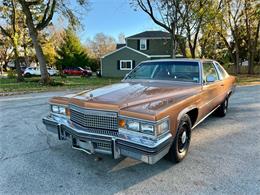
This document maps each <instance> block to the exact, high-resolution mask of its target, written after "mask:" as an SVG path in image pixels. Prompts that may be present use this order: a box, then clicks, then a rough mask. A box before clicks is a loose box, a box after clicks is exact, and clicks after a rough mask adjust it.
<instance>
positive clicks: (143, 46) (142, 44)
mask: <svg viewBox="0 0 260 195" xmlns="http://www.w3.org/2000/svg"><path fill="white" fill-rule="evenodd" d="M140 50H147V40H146V39H140Z"/></svg>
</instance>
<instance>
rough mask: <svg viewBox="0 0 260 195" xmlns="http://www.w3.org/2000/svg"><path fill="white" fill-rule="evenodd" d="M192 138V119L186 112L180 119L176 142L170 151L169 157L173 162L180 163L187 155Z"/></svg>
mask: <svg viewBox="0 0 260 195" xmlns="http://www.w3.org/2000/svg"><path fill="white" fill-rule="evenodd" d="M190 140H191V120H190V117H189V116H188V115H187V114H185V115H184V116H183V117H182V118H181V120H180V123H179V126H178V130H177V133H176V136H175V139H174V142H173V144H172V146H171V148H170V151H169V153H168V157H169V159H170V160H171V161H172V162H174V163H178V162H180V161H182V160H183V159H184V158H185V157H186V155H187V153H188V150H189V146H190Z"/></svg>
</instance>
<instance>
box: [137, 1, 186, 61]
mask: <svg viewBox="0 0 260 195" xmlns="http://www.w3.org/2000/svg"><path fill="white" fill-rule="evenodd" d="M132 5H133V6H134V7H137V8H140V9H141V10H143V11H144V12H145V13H146V14H148V15H149V16H150V18H151V19H152V20H153V22H154V23H155V24H157V25H159V26H161V27H162V28H164V29H165V30H166V31H168V32H169V33H170V34H171V39H172V58H175V57H176V50H177V36H176V35H177V33H178V32H179V28H181V27H180V26H179V21H180V16H179V14H178V11H177V8H176V5H179V0H154V1H153V0H133V1H132Z"/></svg>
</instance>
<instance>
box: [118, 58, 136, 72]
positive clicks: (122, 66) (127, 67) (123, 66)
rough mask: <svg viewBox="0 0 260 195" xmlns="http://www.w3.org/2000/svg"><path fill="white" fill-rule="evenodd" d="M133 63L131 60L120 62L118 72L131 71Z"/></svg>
mask: <svg viewBox="0 0 260 195" xmlns="http://www.w3.org/2000/svg"><path fill="white" fill-rule="evenodd" d="M132 68H133V61H132V60H120V70H132Z"/></svg>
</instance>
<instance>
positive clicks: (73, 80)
mask: <svg viewBox="0 0 260 195" xmlns="http://www.w3.org/2000/svg"><path fill="white" fill-rule="evenodd" d="M52 78H53V80H54V83H53V84H52V85H48V86H45V85H41V84H40V83H39V79H40V77H32V78H25V82H21V83H17V82H16V79H15V78H13V79H10V78H0V95H8V94H12V93H13V94H17V93H28V92H43V91H58V90H66V89H79V90H81V89H82V90H83V89H94V88H97V87H102V86H105V85H109V84H113V83H117V82H119V81H120V79H119V78H98V77H95V76H93V77H90V78H82V77H67V78H61V77H52ZM237 83H238V85H254V84H260V75H253V76H252V75H250V76H249V75H238V76H237Z"/></svg>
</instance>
